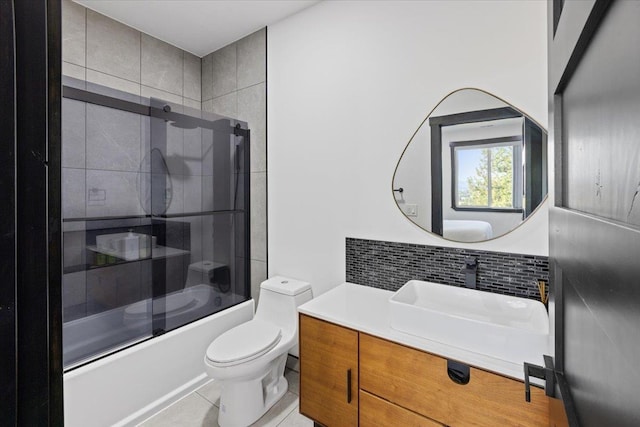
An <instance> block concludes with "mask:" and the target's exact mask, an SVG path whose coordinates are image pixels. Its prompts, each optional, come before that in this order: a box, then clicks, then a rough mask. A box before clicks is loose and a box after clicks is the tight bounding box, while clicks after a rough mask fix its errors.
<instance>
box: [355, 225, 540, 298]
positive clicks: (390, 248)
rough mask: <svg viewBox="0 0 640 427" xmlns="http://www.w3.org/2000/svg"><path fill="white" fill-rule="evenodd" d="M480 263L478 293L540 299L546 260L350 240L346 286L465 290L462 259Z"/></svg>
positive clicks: (523, 256)
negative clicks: (410, 284)
mask: <svg viewBox="0 0 640 427" xmlns="http://www.w3.org/2000/svg"><path fill="white" fill-rule="evenodd" d="M467 257H473V258H476V259H477V260H478V270H477V289H479V290H483V291H488V292H496V293H500V294H506V295H514V296H519V297H524V298H531V299H535V300H539V299H540V292H539V291H538V284H537V283H538V280H544V281H545V282H547V283H549V260H548V258H547V257H545V256H539V255H523V254H513V253H504V252H490V251H478V250H472V249H466V248H450V247H443V246H427V245H417V244H409V243H397V242H382V241H377V240H363V239H353V238H347V240H346V258H347V259H346V266H347V281H348V282H351V283H357V284H359V285H365V286H371V287H374V288H380V289H387V290H390V291H396V290H398V289H399V288H400V287H401V286H402V285H403V284H404V283H405V282H407V281H408V280H412V279H418V280H425V281H430V282H435V283H445V284H450V285H454V286H463V285H464V279H465V274H464V273H463V272H461V269H462V268H463V267H464V259H465V258H467Z"/></svg>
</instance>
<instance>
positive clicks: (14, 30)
mask: <svg viewBox="0 0 640 427" xmlns="http://www.w3.org/2000/svg"><path fill="white" fill-rule="evenodd" d="M60 21H61V19H60V1H59V0H29V1H25V0H21V1H14V0H0V148H1V151H0V230H1V232H0V425H1V426H5V425H6V426H15V425H18V426H23V425H24V426H47V425H50V426H57V425H62V424H63V412H62V411H63V404H62V351H61V350H62V346H61V344H62V338H61V331H62V329H61V321H62V316H61V305H62V304H61V295H60V290H61V285H60V281H61V277H62V272H61V264H62V263H61V260H62V258H61V253H60V251H61V248H62V244H61V238H60V236H61V234H60V233H61V222H60V206H61V203H60V171H61V168H60V153H61V151H60V99H61V97H60V88H61V85H60V68H61V64H62V62H61V50H60V44H61V43H60V41H61V37H60Z"/></svg>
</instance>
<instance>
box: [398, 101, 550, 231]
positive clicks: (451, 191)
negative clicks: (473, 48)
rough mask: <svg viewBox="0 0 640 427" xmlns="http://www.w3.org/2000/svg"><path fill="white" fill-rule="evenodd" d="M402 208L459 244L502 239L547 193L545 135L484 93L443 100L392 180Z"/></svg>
mask: <svg viewBox="0 0 640 427" xmlns="http://www.w3.org/2000/svg"><path fill="white" fill-rule="evenodd" d="M393 194H394V198H395V201H396V204H397V205H398V208H399V209H400V211H401V212H402V213H403V214H404V215H405V216H406V217H407V218H408V219H409V220H410V221H412V222H413V223H414V224H416V225H418V226H419V227H421V228H423V229H425V230H426V231H429V232H431V233H434V234H437V235H440V236H442V237H444V238H445V239H449V240H455V241H459V242H481V241H485V240H489V239H493V238H496V237H499V236H502V235H504V234H506V233H508V232H510V231H511V230H513V229H514V228H516V227H518V226H519V225H520V224H521V223H522V222H523V221H525V220H526V219H527V218H528V217H529V216H531V215H532V214H533V213H534V212H535V210H536V208H537V207H538V206H539V205H540V204H541V203H542V202H543V201H544V199H545V197H546V195H547V135H546V132H545V130H544V129H542V128H541V127H540V126H539V125H538V124H537V123H536V122H535V121H533V120H532V119H531V118H529V117H528V116H527V115H526V114H524V113H523V112H522V111H520V110H519V109H517V108H516V107H514V106H512V105H509V104H507V103H506V102H504V101H502V100H501V99H499V98H497V97H495V96H493V95H491V94H489V93H487V92H485V91H482V90H479V89H460V90H457V91H455V92H453V93H451V94H449V95H448V96H447V97H445V98H444V99H443V100H442V101H441V102H440V103H439V104H438V105H437V106H436V108H435V109H434V110H433V111H432V112H431V114H429V116H428V117H427V118H426V119H425V120H424V121H423V122H422V123H421V125H420V126H419V128H418V130H417V131H416V133H415V134H414V135H413V137H412V138H411V140H410V141H409V143H408V144H407V146H406V148H405V150H404V152H403V153H402V156H401V157H400V160H399V162H398V165H397V166H396V171H395V173H394V176H393Z"/></svg>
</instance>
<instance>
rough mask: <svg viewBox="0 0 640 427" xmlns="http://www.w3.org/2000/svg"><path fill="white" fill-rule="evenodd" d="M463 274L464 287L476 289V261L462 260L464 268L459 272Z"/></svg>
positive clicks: (469, 258)
mask: <svg viewBox="0 0 640 427" xmlns="http://www.w3.org/2000/svg"><path fill="white" fill-rule="evenodd" d="M460 272H461V273H464V285H465V286H466V287H467V288H469V289H475V288H476V274H477V272H478V260H477V259H475V258H471V257H467V258H465V259H464V268H463V269H462V270H460Z"/></svg>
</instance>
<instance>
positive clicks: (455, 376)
mask: <svg viewBox="0 0 640 427" xmlns="http://www.w3.org/2000/svg"><path fill="white" fill-rule="evenodd" d="M447 375H449V378H451V381H453V382H454V383H456V384H460V385H465V384H468V383H469V380H470V379H471V370H470V369H469V365H465V364H464V363H460V362H456V361H454V360H447Z"/></svg>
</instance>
